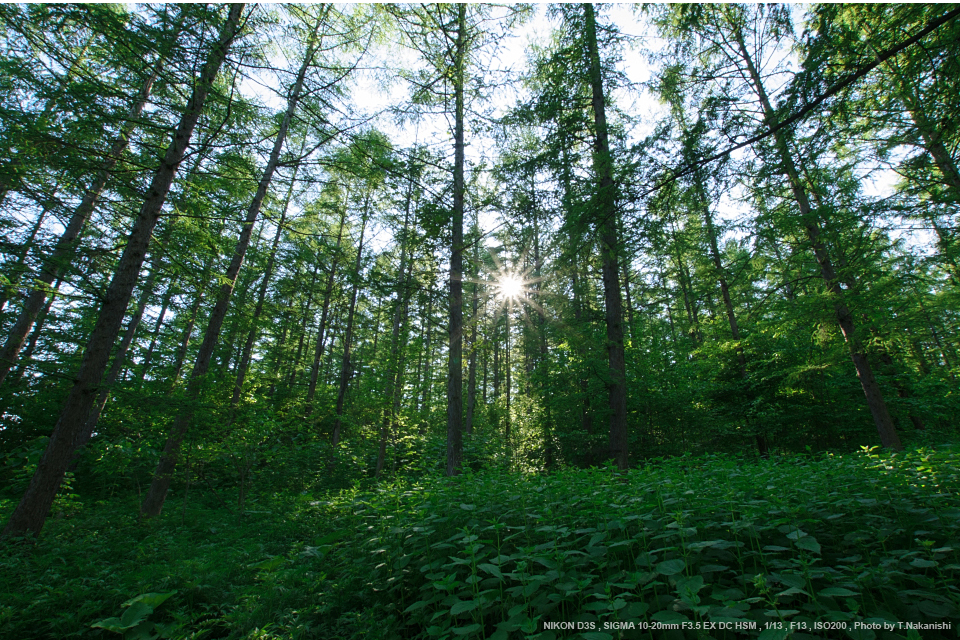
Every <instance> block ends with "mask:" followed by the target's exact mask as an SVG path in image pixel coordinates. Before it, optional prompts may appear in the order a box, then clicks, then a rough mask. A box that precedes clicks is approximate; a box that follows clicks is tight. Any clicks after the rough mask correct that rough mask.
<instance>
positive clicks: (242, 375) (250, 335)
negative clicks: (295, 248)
mask: <svg viewBox="0 0 960 640" xmlns="http://www.w3.org/2000/svg"><path fill="white" fill-rule="evenodd" d="M297 169H299V167H297ZM297 169H294V172H293V176H292V177H291V178H290V187H289V188H288V189H287V195H286V197H285V198H284V199H283V209H282V210H281V212H280V220H279V221H278V222H277V232H276V234H274V236H273V243H272V244H271V245H270V257H269V258H267V265H266V267H265V268H264V272H263V280H262V281H261V282H260V291H258V292H257V304H256V306H255V307H254V309H253V317H252V318H251V319H250V331H248V332H247V339H246V341H245V342H244V343H243V351H241V352H240V362H239V364H238V365H237V379H236V382H235V383H234V386H233V397H232V398H230V411H231V413H233V411H234V410H236V408H237V405H238V404H239V403H240V394H241V393H242V392H243V382H244V380H245V379H246V377H247V368H248V367H249V366H250V357H251V355H252V354H253V344H254V343H255V342H256V340H257V334H258V333H259V326H258V323H259V322H260V314H261V313H263V304H264V301H265V300H266V298H267V289H268V288H269V286H270V279H271V278H272V277H273V267H274V265H275V264H276V259H277V249H278V248H279V247H280V238H281V236H282V235H283V223H284V222H286V220H287V210H288V208H289V207H290V199H291V197H292V196H293V185H294V183H295V182H296V179H297Z"/></svg>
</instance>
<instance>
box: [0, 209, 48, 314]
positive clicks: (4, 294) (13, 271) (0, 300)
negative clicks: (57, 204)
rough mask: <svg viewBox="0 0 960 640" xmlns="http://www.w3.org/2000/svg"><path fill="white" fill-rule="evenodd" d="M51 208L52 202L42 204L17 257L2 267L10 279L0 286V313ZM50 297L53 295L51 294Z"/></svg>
mask: <svg viewBox="0 0 960 640" xmlns="http://www.w3.org/2000/svg"><path fill="white" fill-rule="evenodd" d="M52 208H53V204H52V203H50V204H49V205H48V204H44V206H43V207H41V208H40V213H39V214H38V215H37V221H36V222H35V223H34V224H33V227H31V229H30V233H28V234H27V238H26V240H24V241H23V243H22V244H21V245H20V251H19V252H18V253H17V259H16V260H15V261H14V263H13V265H12V266H11V267H9V268H8V269H4V270H5V271H7V273H9V274H10V277H9V278H8V279H9V280H10V284H8V285H7V286H5V287H0V313H3V310H4V308H6V306H7V301H8V300H9V299H10V296H11V295H13V292H14V291H15V290H16V286H17V282H19V277H18V274H19V273H21V272H23V271H24V270H25V269H24V266H23V265H24V264H26V261H27V256H28V255H30V249H32V248H33V243H34V242H35V241H36V239H37V234H38V233H40V229H41V227H43V221H44V220H46V219H47V214H48V213H50V210H51V209H52ZM50 297H53V296H52V295H51V296H50Z"/></svg>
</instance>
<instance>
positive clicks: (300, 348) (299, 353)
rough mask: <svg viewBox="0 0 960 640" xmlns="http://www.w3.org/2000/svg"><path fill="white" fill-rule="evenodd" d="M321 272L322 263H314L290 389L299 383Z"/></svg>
mask: <svg viewBox="0 0 960 640" xmlns="http://www.w3.org/2000/svg"><path fill="white" fill-rule="evenodd" d="M319 271H320V262H319V261H317V262H314V264H313V275H312V276H310V287H309V289H308V290H307V300H306V302H305V303H304V305H303V307H302V312H301V315H302V316H303V324H302V326H301V327H300V339H299V340H298V341H297V355H296V356H294V358H293V362H292V363H291V366H290V379H289V380H288V381H287V386H288V387H289V388H290V389H293V385H294V383H295V382H296V381H297V373H298V372H299V369H300V358H301V356H303V341H304V340H305V339H306V337H307V327H308V326H309V323H310V305H312V304H313V289H314V287H315V286H316V284H317V273H318V272H319Z"/></svg>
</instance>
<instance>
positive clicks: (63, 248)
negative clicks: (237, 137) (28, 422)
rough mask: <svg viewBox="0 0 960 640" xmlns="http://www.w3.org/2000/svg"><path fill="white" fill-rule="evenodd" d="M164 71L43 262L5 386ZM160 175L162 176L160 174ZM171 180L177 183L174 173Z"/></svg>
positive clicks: (2, 361) (15, 333)
mask: <svg viewBox="0 0 960 640" xmlns="http://www.w3.org/2000/svg"><path fill="white" fill-rule="evenodd" d="M160 68H161V63H158V64H157V65H156V68H155V69H154V71H153V73H152V74H151V75H150V77H149V78H147V80H146V82H144V84H143V86H142V87H141V88H140V93H139V94H138V95H137V98H136V102H135V103H134V105H133V107H132V108H131V109H130V113H129V114H128V115H127V119H126V121H125V122H124V123H123V125H122V126H121V128H120V132H119V133H118V134H117V138H116V139H115V140H114V141H113V144H112V145H111V146H110V150H109V152H108V153H107V156H106V159H105V160H104V163H103V166H101V168H100V172H99V173H98V174H97V177H96V178H95V179H94V181H93V184H92V185H91V186H90V188H89V189H87V191H86V193H84V194H83V199H82V200H81V201H80V204H78V205H77V208H76V209H74V210H73V213H72V215H71V216H70V221H69V222H68V223H67V226H66V228H64V230H63V233H62V234H61V235H60V239H59V240H58V241H57V244H56V246H54V249H53V252H52V253H51V254H50V255H49V257H47V259H46V260H44V261H43V265H42V266H41V268H40V272H39V273H38V274H37V278H36V281H35V282H36V283H37V284H36V285H35V286H34V287H33V288H32V289H31V290H30V293H29V294H27V299H26V301H25V302H24V304H23V309H22V310H21V312H20V315H19V317H18V318H17V321H16V322H15V323H14V324H13V327H11V329H10V333H9V335H8V336H7V340H6V342H5V343H4V345H3V349H2V350H0V384H3V381H4V379H6V377H7V374H8V373H10V368H11V367H12V366H13V365H14V364H15V363H16V360H17V355H18V354H19V353H20V350H21V349H23V345H24V342H25V341H26V339H27V334H29V333H30V328H31V327H32V326H33V323H34V322H35V321H36V319H37V314H39V313H40V310H41V309H43V307H44V304H45V303H46V300H47V296H48V295H49V294H50V289H49V287H50V283H52V282H53V281H54V280H56V279H58V278H59V277H60V276H61V274H62V273H63V268H64V266H65V265H67V264H69V263H70V261H71V257H72V256H73V254H74V250H75V248H76V241H77V239H78V238H79V237H80V232H81V231H82V230H83V227H84V225H86V223H87V220H89V219H90V215H91V214H92V213H93V210H94V208H95V207H96V205H97V202H98V201H99V200H100V195H101V194H102V193H103V190H104V188H106V186H107V182H108V181H109V180H110V176H111V175H112V173H113V169H114V167H116V165H117V162H119V161H120V156H121V155H122V154H123V152H124V151H125V150H126V148H127V144H128V143H129V140H130V134H131V133H132V132H133V129H134V127H135V126H136V121H137V119H138V118H139V117H140V114H141V113H143V108H144V107H145V106H146V104H147V98H148V97H149V96H150V91H151V89H152V88H153V83H154V81H155V80H156V79H157V76H158V75H159V73H160ZM191 129H192V127H191ZM191 133H192V131H191ZM168 155H169V153H168ZM180 159H182V152H181V155H180V158H179V159H178V160H177V164H178V165H179V161H180ZM163 168H164V167H163V166H161V171H162V170H163ZM157 175H159V172H158V174H157ZM170 180H171V181H172V180H173V176H172V174H171V176H170ZM167 190H169V187H167ZM163 195H164V197H166V192H164V194H163ZM161 205H162V203H161ZM151 230H152V227H151ZM147 242H149V236H148V237H147ZM141 260H142V258H141Z"/></svg>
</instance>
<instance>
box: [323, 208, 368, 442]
mask: <svg viewBox="0 0 960 640" xmlns="http://www.w3.org/2000/svg"><path fill="white" fill-rule="evenodd" d="M369 205H370V198H369V196H367V203H366V205H365V206H364V211H363V218H362V220H361V222H360V241H359V242H358V244H357V260H356V262H355V263H354V265H353V273H354V276H355V277H356V281H355V282H354V283H353V288H352V289H351V291H350V308H349V310H348V311H347V327H346V331H345V332H344V334H343V361H342V362H341V364H340V387H339V389H337V409H336V412H337V419H336V420H335V421H334V423H333V438H332V444H333V446H334V448H336V447H337V445H339V444H340V427H341V425H342V423H343V404H344V401H345V399H346V395H347V384H348V383H349V382H350V348H351V346H352V342H353V318H354V314H355V313H356V310H357V295H358V294H359V292H360V267H361V260H362V259H363V235H364V231H366V229H367V215H369V211H367V207H369Z"/></svg>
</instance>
